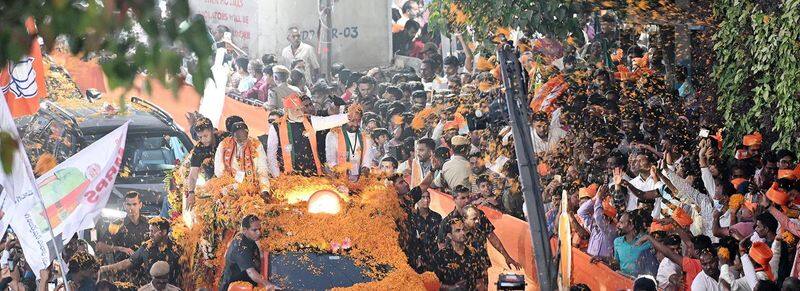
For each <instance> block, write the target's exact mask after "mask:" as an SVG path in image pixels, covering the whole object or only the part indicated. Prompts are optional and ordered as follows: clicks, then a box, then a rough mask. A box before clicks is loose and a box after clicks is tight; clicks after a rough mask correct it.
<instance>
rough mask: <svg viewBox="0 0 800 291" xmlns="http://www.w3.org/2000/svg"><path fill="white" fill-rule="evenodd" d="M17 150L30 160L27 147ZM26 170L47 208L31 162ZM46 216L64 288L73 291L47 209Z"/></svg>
mask: <svg viewBox="0 0 800 291" xmlns="http://www.w3.org/2000/svg"><path fill="white" fill-rule="evenodd" d="M17 150H18V151H21V152H22V156H23V157H24V158H25V160H26V161H27V160H28V153H27V152H25V148H24V147H20V148H19V149H17ZM25 170H26V171H27V172H28V173H31V175H28V177H29V178H30V179H31V181H30V182H31V185H33V193H34V194H36V198H38V199H39V204H40V205H41V206H42V209H45V210H46V209H47V206H45V205H44V200H43V199H42V194H40V193H39V187H38V186H37V185H36V180H35V179H34V178H33V169H32V168H31V164H30V163H25ZM44 216H45V220H46V221H47V228H48V229H49V231H50V243H52V244H53V252H55V255H56V260H57V261H58V263H59V265H60V266H61V279H62V280H64V288H66V289H67V291H71V290H70V288H69V284H67V283H68V281H67V264H66V263H65V262H64V258H63V257H62V256H61V251H60V250H59V247H58V245H56V236H55V233H54V232H53V224H52V223H50V216H49V215H47V211H45V215H44ZM59 243H60V244H61V247H62V248H63V247H64V240H63V239H62V240H61V241H60V242H59ZM39 271H40V272H41V270H39ZM44 283H45V284H46V283H47V282H44ZM39 284H42V282H39Z"/></svg>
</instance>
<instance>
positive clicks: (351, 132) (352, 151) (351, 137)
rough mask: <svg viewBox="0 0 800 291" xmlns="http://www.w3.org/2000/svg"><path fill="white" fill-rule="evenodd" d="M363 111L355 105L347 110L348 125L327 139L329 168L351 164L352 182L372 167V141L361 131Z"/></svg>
mask: <svg viewBox="0 0 800 291" xmlns="http://www.w3.org/2000/svg"><path fill="white" fill-rule="evenodd" d="M362 114H363V109H362V108H361V105H360V104H353V105H351V106H350V108H348V109H347V116H348V120H349V121H348V123H347V124H345V125H342V126H341V127H338V128H334V129H332V130H331V131H330V132H328V136H327V137H326V138H325V156H326V161H327V163H328V165H329V166H331V167H334V166H337V165H346V164H348V163H349V164H350V166H349V167H348V169H347V174H348V175H349V178H350V180H351V181H355V180H358V177H359V176H360V175H361V174H363V173H365V172H367V171H368V169H369V168H371V167H372V160H373V156H374V153H373V151H374V148H373V147H372V139H371V138H369V135H367V134H366V133H365V132H364V131H363V130H362V129H361V116H362Z"/></svg>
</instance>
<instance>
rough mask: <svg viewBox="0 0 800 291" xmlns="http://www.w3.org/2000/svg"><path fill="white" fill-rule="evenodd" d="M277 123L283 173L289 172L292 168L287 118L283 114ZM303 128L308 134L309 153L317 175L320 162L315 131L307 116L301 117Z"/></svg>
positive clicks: (320, 172)
mask: <svg viewBox="0 0 800 291" xmlns="http://www.w3.org/2000/svg"><path fill="white" fill-rule="evenodd" d="M279 122H280V123H279V124H278V127H279V129H280V130H279V131H280V133H279V134H280V139H281V150H282V153H283V173H284V174H287V175H288V174H291V173H292V172H293V171H294V170H293V168H292V149H291V147H287V146H288V145H291V144H292V142H291V141H290V140H289V130H290V129H289V123H288V119H287V118H286V117H285V116H284V117H282V118H281V119H280V121H279ZM303 128H304V130H305V132H306V133H307V134H308V141H309V143H311V155H313V156H314V165H316V166H317V175H322V163H320V161H319V155H318V154H317V132H316V131H315V130H314V128H313V127H312V126H311V121H309V120H308V118H303Z"/></svg>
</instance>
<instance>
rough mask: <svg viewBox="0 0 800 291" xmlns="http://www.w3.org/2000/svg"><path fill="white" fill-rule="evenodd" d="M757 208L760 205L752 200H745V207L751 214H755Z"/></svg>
mask: <svg viewBox="0 0 800 291" xmlns="http://www.w3.org/2000/svg"><path fill="white" fill-rule="evenodd" d="M757 206H758V204H755V203H753V202H752V201H750V200H744V207H746V208H747V210H750V212H755V211H756V207H757Z"/></svg>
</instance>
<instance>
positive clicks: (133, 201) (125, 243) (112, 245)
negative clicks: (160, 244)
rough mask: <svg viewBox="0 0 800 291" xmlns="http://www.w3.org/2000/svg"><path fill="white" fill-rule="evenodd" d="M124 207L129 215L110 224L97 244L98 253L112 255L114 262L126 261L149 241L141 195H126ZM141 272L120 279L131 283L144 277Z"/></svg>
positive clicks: (128, 273)
mask: <svg viewBox="0 0 800 291" xmlns="http://www.w3.org/2000/svg"><path fill="white" fill-rule="evenodd" d="M123 207H124V209H125V213H126V214H127V215H125V217H124V218H122V219H118V220H117V221H115V222H113V223H111V224H109V225H108V227H107V228H105V230H106V231H103V232H102V233H101V235H100V240H99V241H98V242H97V251H98V252H100V253H108V254H112V255H113V258H114V262H119V261H122V260H125V259H126V258H128V257H129V256H131V255H133V253H134V250H136V249H138V248H139V247H140V246H141V245H142V243H143V242H144V241H146V240H147V233H148V224H147V221H145V218H144V217H142V215H141V210H142V199H141V194H139V193H138V192H134V191H131V192H128V193H127V194H125V204H123ZM101 229H102V228H101ZM140 271H141V270H139V269H132V270H130V271H129V272H126V273H124V274H121V277H123V278H118V279H119V280H121V281H130V280H132V279H134V278H137V277H139V276H142V275H143V274H139V273H140ZM126 279H127V280H126Z"/></svg>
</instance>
